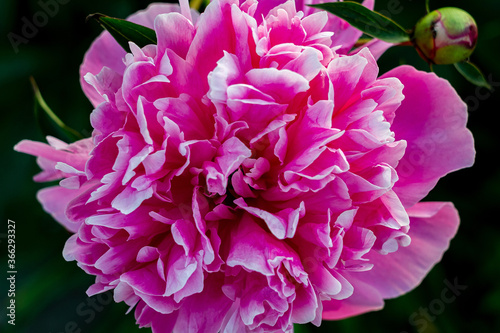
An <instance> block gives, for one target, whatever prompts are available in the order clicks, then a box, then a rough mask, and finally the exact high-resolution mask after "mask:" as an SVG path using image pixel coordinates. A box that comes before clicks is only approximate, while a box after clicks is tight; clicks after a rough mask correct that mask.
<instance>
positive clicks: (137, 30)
mask: <svg viewBox="0 0 500 333" xmlns="http://www.w3.org/2000/svg"><path fill="white" fill-rule="evenodd" d="M89 19H93V20H95V21H97V22H98V23H99V24H100V25H101V26H102V27H103V28H104V29H106V30H108V31H109V33H110V34H111V36H113V38H114V39H115V40H116V41H117V42H118V44H120V46H121V47H123V49H124V50H125V51H127V52H129V45H128V42H134V43H135V44H137V46H139V47H144V46H146V45H148V44H157V40H156V33H155V31H154V30H153V29H150V28H148V27H145V26H142V25H139V24H135V23H132V22H129V21H126V20H122V19H117V18H114V17H109V16H106V15H103V14H99V13H97V14H92V15H89V16H87V20H89Z"/></svg>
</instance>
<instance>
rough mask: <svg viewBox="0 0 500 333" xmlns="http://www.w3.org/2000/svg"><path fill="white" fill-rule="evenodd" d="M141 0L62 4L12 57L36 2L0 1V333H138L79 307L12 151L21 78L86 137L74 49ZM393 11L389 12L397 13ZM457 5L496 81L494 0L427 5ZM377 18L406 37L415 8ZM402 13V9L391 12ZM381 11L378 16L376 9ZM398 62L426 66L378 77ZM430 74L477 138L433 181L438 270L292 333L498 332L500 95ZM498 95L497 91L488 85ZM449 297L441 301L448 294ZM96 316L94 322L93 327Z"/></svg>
mask: <svg viewBox="0 0 500 333" xmlns="http://www.w3.org/2000/svg"><path fill="white" fill-rule="evenodd" d="M149 3H150V1H147V0H110V1H104V0H99V1H96V0H87V1H80V0H70V1H69V2H68V3H67V4H65V5H61V6H60V8H59V10H58V13H57V15H55V16H54V17H51V18H50V19H49V20H48V23H47V24H46V25H45V26H44V27H41V28H40V29H39V32H38V34H37V35H36V36H34V37H33V38H31V39H30V41H29V43H28V44H22V45H20V46H19V52H18V53H15V52H14V50H13V48H12V46H11V45H10V43H9V41H8V38H7V34H8V33H9V32H14V33H17V34H21V29H22V26H23V21H22V18H23V17H26V18H27V19H28V20H29V21H32V18H33V15H34V14H35V13H37V12H39V11H40V10H41V7H40V5H39V4H38V0H32V1H28V0H22V1H21V0H16V1H15V0H1V2H0V31H1V41H2V42H1V44H0V45H1V48H0V96H1V97H2V98H1V108H0V110H1V111H0V114H1V123H0V124H1V130H0V136H1V141H0V142H1V144H2V159H1V163H0V168H1V170H0V177H1V179H0V184H1V186H2V191H1V194H0V195H1V201H0V202H1V205H0V212H1V217H2V222H1V223H2V227H1V228H0V233H3V237H4V238H0V241H1V243H0V248H1V251H0V253H1V256H0V277H1V279H0V303H1V304H0V307H1V309H2V310H0V315H1V316H0V331H1V332H5V331H9V330H10V331H12V332H26V333H33V332H36V333H38V332H40V333H59V332H83V333H87V332H91V333H94V332H111V333H114V332H136V331H142V332H148V331H149V329H142V330H139V329H138V328H137V327H136V326H135V324H134V318H133V315H132V314H129V315H125V312H126V310H127V307H126V306H125V305H124V304H123V303H120V304H115V303H113V302H110V301H109V300H110V299H109V295H105V296H107V297H101V298H96V297H93V298H90V299H89V298H88V297H86V295H85V290H86V288H87V287H88V286H89V285H90V284H91V283H92V281H93V277H91V276H88V275H86V274H85V273H84V272H83V271H81V270H80V269H79V268H78V267H77V266H76V264H75V263H74V262H69V263H68V262H65V261H64V259H63V258H62V255H61V251H62V248H63V246H64V243H65V240H66V239H67V238H68V236H69V234H68V233H67V232H66V231H65V230H64V229H63V228H62V227H60V226H59V225H58V224H57V223H56V222H54V221H53V220H52V218H51V217H50V216H49V215H47V214H45V213H44V212H43V211H42V209H41V207H40V205H39V204H38V202H37V201H36V198H35V194H36V191H37V190H38V189H40V188H42V187H44V186H45V185H43V184H36V183H34V182H33V181H32V179H31V177H32V176H33V175H34V174H36V173H37V172H38V171H39V169H38V166H37V165H36V163H35V159H34V158H33V157H30V156H27V155H23V154H19V153H15V152H14V151H13V150H12V147H13V146H14V144H16V143H17V142H19V141H20V140H22V139H25V138H27V139H32V140H38V141H42V140H43V136H42V134H41V132H40V131H39V130H38V128H37V125H36V122H35V120H34V117H33V97H32V92H31V90H30V85H29V81H28V78H29V76H30V75H33V76H34V77H35V78H36V80H37V81H38V84H39V86H40V88H41V90H42V92H43V94H44V96H45V98H46V100H47V102H48V103H49V105H50V106H51V107H52V109H53V110H55V111H56V112H57V113H58V114H59V115H60V116H61V118H62V119H63V120H64V121H65V122H66V123H67V124H68V125H70V126H71V127H73V128H75V129H77V130H79V131H82V132H84V133H85V134H87V135H88V134H89V133H90V126H89V123H88V115H89V113H90V112H91V110H92V107H91V105H90V103H89V102H88V101H87V100H86V98H85V96H84V95H83V93H82V92H81V89H80V86H79V76H78V68H79V65H80V63H81V60H82V58H83V55H84V52H85V51H86V50H87V48H88V47H89V45H90V43H91V42H92V40H93V38H95V37H96V36H97V35H98V33H99V32H100V28H99V27H98V26H97V25H96V24H90V23H89V24H86V23H85V17H86V16H87V15H88V14H90V13H94V12H102V13H106V14H108V15H111V16H115V17H126V16H128V15H129V14H131V13H133V12H135V11H136V10H139V9H143V8H145V7H146V6H147V5H148V4H149ZM398 3H399V4H398ZM444 6H457V7H461V8H463V9H465V10H466V11H468V12H469V13H471V14H472V15H473V16H474V17H475V18H476V21H477V23H478V26H479V32H480V33H479V35H480V38H479V45H478V47H477V50H476V52H475V53H474V55H473V56H472V61H474V62H475V63H477V64H478V65H479V66H480V67H481V68H482V70H483V72H484V73H485V75H486V76H487V77H490V78H491V79H492V80H493V81H494V82H495V83H496V82H500V62H499V58H500V19H499V16H500V15H499V14H500V3H499V2H498V0H480V1H479V0H478V1H470V0H467V1H466V0H462V1H439V0H435V1H431V7H432V8H433V9H435V8H439V7H444ZM376 9H377V10H380V11H383V10H388V9H389V12H391V11H392V14H393V15H391V16H392V18H393V19H395V20H396V21H398V22H400V23H401V24H402V25H403V26H405V27H407V28H410V27H411V26H412V25H413V24H414V23H415V22H416V21H417V20H418V18H419V17H421V16H422V15H423V14H424V1H423V0H413V1H411V0H400V1H396V0H377V1H376ZM400 9H401V12H400ZM386 13H387V12H386ZM403 63H409V64H412V65H414V66H415V67H417V68H420V69H424V70H426V69H428V68H427V66H426V64H425V63H424V61H423V60H421V59H420V58H419V57H418V55H417V54H416V53H415V51H414V50H413V49H412V48H410V47H400V48H393V49H391V50H389V51H388V52H387V53H386V54H385V55H384V56H383V57H382V58H381V60H380V66H381V71H382V72H384V71H387V70H388V69H390V68H392V67H394V66H396V65H398V64H403ZM436 72H437V73H438V74H439V75H441V76H443V77H446V78H447V79H449V80H450V81H451V82H452V84H453V85H454V87H455V88H456V89H457V91H458V92H459V94H460V95H461V96H462V98H463V99H464V100H466V101H467V102H468V104H469V111H470V114H469V116H470V118H469V128H470V129H471V130H472V132H473V133H474V136H475V139H476V149H477V159H476V164H475V166H474V167H473V168H470V169H467V170H462V171H460V172H456V173H454V174H451V175H449V176H447V177H446V178H445V179H443V180H442V181H440V183H439V184H438V185H437V187H436V188H435V189H434V190H433V191H432V192H431V194H430V195H429V197H428V198H427V200H440V201H453V202H454V203H455V205H456V206H457V208H458V210H459V211H460V214H461V217H462V222H461V226H460V229H459V232H458V235H457V236H456V237H455V239H454V240H453V241H452V243H451V247H450V249H449V251H448V252H447V253H446V254H445V256H444V258H443V261H442V262H441V263H440V264H439V265H437V266H436V267H435V268H434V269H433V270H432V271H431V273H430V274H429V276H428V277H427V278H426V279H425V280H424V282H423V283H422V284H421V285H420V286H419V287H418V288H417V289H415V290H414V291H412V292H411V293H409V294H407V295H405V296H403V297H400V298H398V299H395V300H389V301H387V302H386V307H385V308H384V309H383V310H382V311H379V312H374V313H369V314H365V315H362V316H359V317H356V318H352V319H348V320H344V321H340V322H324V323H323V324H322V326H321V327H320V328H319V329H318V328H314V327H313V326H302V327H300V328H299V327H298V328H297V332H384V333H385V332H394V333H400V332H408V333H410V332H427V333H430V332H500V321H499V319H498V316H499V314H500V284H499V283H498V280H499V276H500V269H499V265H500V225H499V218H498V214H497V207H498V206H500V201H499V197H500V172H499V171H500V170H499V168H498V162H497V161H498V156H499V155H500V148H499V144H498V143H499V141H500V140H499V135H500V129H499V126H498V124H499V118H500V117H499V111H500V110H499V103H500V100H499V94H498V93H497V91H494V92H492V93H489V92H488V91H486V90H484V89H479V90H478V89H477V88H476V87H474V86H472V85H471V84H469V83H467V82H466V81H465V80H464V79H462V78H461V77H460V76H459V75H458V74H457V73H456V72H455V71H454V69H453V67H452V66H438V67H436ZM494 89H495V90H500V84H499V83H496V84H494ZM7 219H11V220H14V221H15V222H16V227H17V229H16V230H17V233H16V249H17V253H16V256H17V257H16V260H17V271H18V274H17V281H16V304H17V307H16V311H17V312H16V315H17V316H16V326H15V327H14V330H12V328H13V327H11V326H10V325H7V324H6V319H7V317H6V316H5V315H4V310H5V307H6V306H7V303H6V301H7V290H8V287H7V284H6V271H7V259H6V256H5V253H6V248H7V246H6V238H5V233H6V232H7V227H6V224H7ZM455 279H457V281H458V283H459V284H461V285H466V286H467V289H466V290H464V291H463V292H462V293H461V295H460V296H458V297H457V298H456V300H455V301H453V302H451V303H450V304H445V307H444V308H443V309H439V299H440V298H441V294H442V291H443V290H444V289H446V288H447V287H446V284H445V283H444V282H443V281H444V280H448V281H450V282H452V283H453V281H454V280H455ZM447 295H448V294H447ZM429 307H431V308H432V307H435V308H434V311H438V312H439V314H438V315H435V316H434V315H433V318H432V320H430V321H427V322H425V321H422V318H419V317H417V318H414V320H418V322H415V323H414V324H416V325H412V324H411V323H410V318H412V314H413V313H415V312H417V313H418V312H419V311H421V309H426V308H429ZM94 317H95V318H94Z"/></svg>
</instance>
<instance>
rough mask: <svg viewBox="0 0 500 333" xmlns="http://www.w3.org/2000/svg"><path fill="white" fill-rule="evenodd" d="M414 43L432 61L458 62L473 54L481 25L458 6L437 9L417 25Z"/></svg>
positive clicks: (436, 62)
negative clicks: (478, 26)
mask: <svg viewBox="0 0 500 333" xmlns="http://www.w3.org/2000/svg"><path fill="white" fill-rule="evenodd" d="M412 41H413V44H414V45H415V47H416V48H417V51H418V52H419V54H420V56H422V58H424V59H425V60H426V61H427V62H429V63H432V64H442V65H445V64H454V63H457V62H460V61H464V60H466V59H468V58H469V56H470V55H471V54H472V51H474V48H475V47H476V43H477V25H476V22H475V21H474V19H473V18H472V16H470V15H469V14H468V13H467V12H465V11H463V10H461V9H459V8H454V7H445V8H441V9H437V10H435V11H433V12H431V13H429V14H427V15H426V16H424V17H423V18H422V19H420V21H418V23H417V24H416V25H415V29H414V31H413V38H412Z"/></svg>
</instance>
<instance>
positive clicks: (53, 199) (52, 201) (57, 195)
mask: <svg viewBox="0 0 500 333" xmlns="http://www.w3.org/2000/svg"><path fill="white" fill-rule="evenodd" d="M80 193H82V189H79V190H70V189H67V188H64V187H60V186H52V187H47V188H44V189H41V190H40V191H38V193H37V199H38V201H39V202H40V203H41V204H42V206H43V209H44V210H45V211H46V212H48V213H49V214H50V215H52V217H53V218H54V219H55V220H56V221H57V222H59V223H61V224H62V225H63V226H64V227H65V228H66V229H68V230H69V231H71V232H77V231H78V228H79V227H80V223H75V222H72V221H70V220H69V219H68V218H67V216H66V207H67V206H68V204H69V203H70V202H71V200H73V199H74V198H75V197H77V196H78V195H79V194H80Z"/></svg>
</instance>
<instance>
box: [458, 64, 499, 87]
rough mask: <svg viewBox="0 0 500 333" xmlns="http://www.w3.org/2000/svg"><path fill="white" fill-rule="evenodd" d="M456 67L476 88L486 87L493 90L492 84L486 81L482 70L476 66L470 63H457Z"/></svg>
mask: <svg viewBox="0 0 500 333" xmlns="http://www.w3.org/2000/svg"><path fill="white" fill-rule="evenodd" d="M454 65H455V68H456V69H457V70H458V72H459V73H460V74H462V75H463V77H465V78H466V79H467V81H469V82H470V83H472V84H475V85H476V86H479V87H485V88H488V89H490V90H491V86H490V84H489V83H488V81H486V78H485V77H484V75H483V73H481V70H480V69H479V68H478V67H477V66H476V65H474V64H473V63H471V62H468V61H463V62H457V63H455V64H454Z"/></svg>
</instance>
